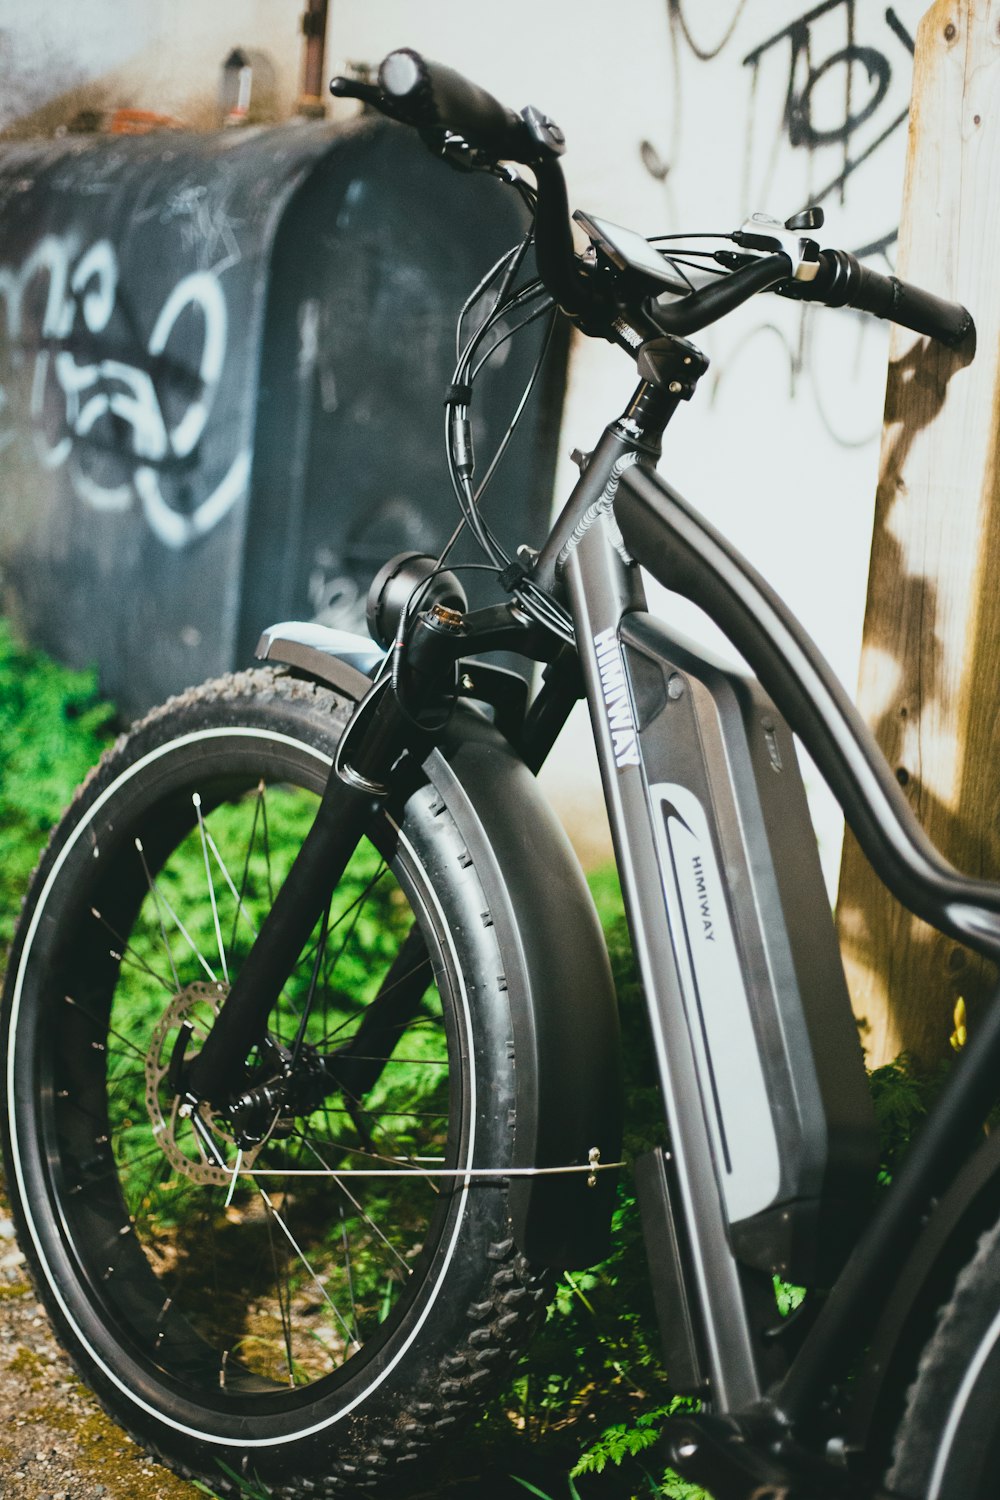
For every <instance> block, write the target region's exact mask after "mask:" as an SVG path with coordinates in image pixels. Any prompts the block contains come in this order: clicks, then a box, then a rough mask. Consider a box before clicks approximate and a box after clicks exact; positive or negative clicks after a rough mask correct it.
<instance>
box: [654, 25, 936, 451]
mask: <svg viewBox="0 0 1000 1500" xmlns="http://www.w3.org/2000/svg"><path fill="white" fill-rule="evenodd" d="M914 4H915V0H913V3H911V0H906V3H905V4H901V5H900V9H902V10H903V11H904V12H905V13H906V14H907V15H909V14H910V13H911V12H912V11H913V9H914ZM666 14H667V19H668V22H669V35H670V45H671V69H672V80H671V84H670V86H669V96H668V103H669V106H670V108H671V114H672V121H671V129H670V134H669V137H668V140H669V145H668V148H667V149H666V150H663V149H662V148H658V146H657V145H656V144H654V143H652V142H650V141H642V142H641V143H640V146H639V150H640V156H641V159H642V161H643V163H644V165H645V167H646V170H647V171H648V172H649V173H650V175H651V176H653V177H654V178H656V179H657V180H659V181H660V182H661V183H663V185H664V189H665V191H666V193H667V195H668V202H669V204H670V208H671V213H672V217H673V218H674V220H675V221H677V220H678V219H679V214H677V213H676V212H675V211H674V210H675V205H679V204H683V203H684V202H685V201H686V200H687V199H688V197H689V196H690V169H691V167H692V166H693V165H694V163H695V162H698V170H699V173H700V174H701V175H704V172H705V168H704V167H703V166H702V165H701V154H702V147H703V140H702V136H701V134H700V133H699V134H695V133H694V129H693V126H694V121H695V120H696V119H697V121H698V123H699V124H700V123H701V122H702V121H704V120H705V119H706V117H708V118H711V119H712V129H713V132H714V133H715V134H716V136H721V135H723V134H725V135H726V136H728V137H729V138H731V139H732V140H733V141H737V140H738V142H739V150H738V152H737V151H733V152H730V153H728V156H727V158H726V160H725V162H724V166H725V168H726V169H728V172H729V180H730V181H732V183H733V192H734V197H735V196H736V194H737V193H738V195H739V199H738V201H739V207H740V213H741V214H742V215H745V214H747V213H749V212H751V211H753V210H755V209H766V210H768V211H770V212H773V213H775V214H776V215H778V216H780V217H785V216H786V215H787V214H788V213H790V212H792V211H793V210H795V209H798V208H801V207H802V206H803V205H804V204H806V203H819V204H824V203H825V204H826V205H827V212H828V218H829V220H830V225H829V227H830V229H831V230H832V237H831V242H832V243H835V244H842V245H844V246H845V247H846V248H849V249H852V250H853V251H854V253H855V254H856V255H859V256H862V257H867V258H874V259H876V261H878V260H881V262H882V263H883V265H885V266H888V267H889V268H891V267H892V258H893V247H894V245H895V242H896V238H897V233H898V226H897V223H896V222H895V211H894V208H893V211H892V213H891V215H890V213H888V212H887V211H886V208H885V204H886V202H887V201H888V202H890V203H893V205H894V203H895V196H896V195H895V194H892V193H890V194H886V192H885V191H884V188H883V186H882V184H883V183H884V181H885V172H886V170H889V171H891V170H892V166H890V165H888V159H887V155H886V153H887V152H889V153H890V154H891V161H892V162H893V163H895V162H896V161H897V160H900V159H901V152H902V143H903V139H904V125H905V121H906V118H907V114H908V106H909V78H910V73H911V68H912V54H913V46H914V44H913V38H912V36H911V35H910V31H909V30H908V28H907V25H906V23H905V20H904V19H901V17H900V15H899V14H898V13H897V11H896V10H894V9H891V8H890V9H888V10H885V9H883V8H882V7H873V6H861V5H860V4H859V3H858V0H818V3H816V4H814V5H812V6H811V7H808V8H806V9H801V10H800V9H799V7H798V6H796V5H794V4H790V5H783V6H781V7H780V8H779V7H778V6H771V7H766V8H765V7H754V6H748V5H747V4H746V0H726V3H725V4H721V3H720V4H715V5H713V6H712V7H711V8H709V7H696V6H694V5H692V4H691V3H690V0H666ZM762 20H766V21H767V22H768V23H769V25H768V26H767V28H766V29H765V28H764V27H763V26H761V22H762ZM755 26H757V27H759V28H760V29H759V30H758V31H757V34H756V37H755V36H754V31H753V28H754V27H755ZM734 74H735V75H736V77H735V79H734ZM740 78H741V79H742V84H741V86H740V87H739V88H735V87H734V82H738V81H739V79H740ZM723 79H724V80H725V81H724V82H722V80H723ZM716 80H718V81H719V83H720V84H721V90H722V91H721V92H720V93H719V94H718V95H715V94H714V93H713V94H708V93H707V92H706V83H708V86H709V88H710V89H712V90H713V91H714V89H715V87H716ZM710 99H717V100H718V106H717V108H716V109H715V110H714V111H713V109H712V106H711V103H709V100H710ZM694 100H697V103H698V109H697V111H695V110H693V109H692V107H691V106H692V101H694ZM893 153H894V154H893ZM716 159H717V160H718V158H716ZM735 217H736V215H735V214H734V218H735ZM678 227H679V228H680V227H683V225H682V223H680V222H679V223H678ZM706 227H708V226H706ZM720 227H726V226H720ZM759 308H760V312H759V321H758V322H757V323H756V324H755V325H754V326H752V327H751V328H750V329H749V330H748V329H747V327H746V320H745V319H744V322H743V325H742V328H741V329H740V330H739V332H738V333H737V332H736V330H735V329H734V331H733V335H732V336H733V337H734V338H735V342H734V343H732V344H730V346H729V347H728V348H726V351H725V354H724V355H723V354H720V352H719V351H718V350H717V351H716V356H717V363H716V367H715V375H714V382H713V392H717V391H718V390H719V388H720V385H721V384H722V383H723V377H722V371H723V368H724V367H728V366H732V365H733V364H734V363H736V362H738V361H740V360H741V359H742V356H743V354H744V352H745V351H747V350H748V349H752V348H756V349H758V350H759V351H760V352H761V355H762V356H763V357H764V358H766V359H771V358H772V354H771V353H769V352H768V351H774V352H775V353H777V352H778V351H777V346H778V345H780V347H781V352H782V355H783V362H784V365H785V368H786V369H787V374H788V389H789V395H790V397H791V398H793V399H794V398H795V397H796V396H797V395H798V394H799V393H800V392H808V395H809V398H810V400H811V402H812V403H813V405H814V407H815V410H816V412H817V414H818V416H819V418H820V420H821V422H822V423H823V425H824V426H825V427H826V429H827V431H829V433H830V434H831V436H832V437H833V438H834V439H835V441H837V442H838V443H839V444H842V445H844V446H850V447H853V446H858V445H862V444H864V443H865V442H866V441H868V440H869V439H870V438H871V437H872V436H873V435H874V431H875V430H876V429H877V421H876V420H875V418H874V417H873V414H872V412H871V411H870V410H869V411H867V413H865V412H864V411H862V410H861V408H860V400H861V393H860V391H859V401H858V403H854V402H853V391H854V387H853V386H851V388H850V389H848V390H845V386H844V383H843V382H840V383H839V384H838V385H837V387H836V389H835V390H833V389H831V388H830V379H831V377H830V373H829V372H830V371H831V370H836V369H838V368H839V367H838V364H837V357H839V356H840V355H843V356H844V357H845V358H847V359H848V364H849V366H850V367H853V368H855V369H860V368H863V366H864V357H863V354H862V352H861V344H862V343H863V342H865V341H872V342H877V341H878V339H879V337H880V333H879V331H877V330H875V329H873V328H872V327H871V324H870V320H862V319H861V318H860V317H856V316H855V315H853V314H850V313H845V314H842V315H841V317H840V319H839V320H838V323H839V325H840V326H839V327H838V328H837V329H832V328H831V327H830V321H831V320H825V319H822V318H817V317H816V316H815V314H814V313H812V312H810V311H807V310H805V309H798V310H797V311H796V312H794V313H793V312H792V311H791V309H790V308H788V307H784V308H783V309H782V312H781V313H780V314H778V313H776V312H775V311H774V309H773V305H772V304H771V302H770V300H768V301H766V302H761V303H760V304H759ZM726 337H727V331H723V332H722V333H721V334H720V338H721V339H723V340H724V339H725V338H726ZM752 357H753V355H751V358H752ZM856 406H857V409H855V407H856Z"/></svg>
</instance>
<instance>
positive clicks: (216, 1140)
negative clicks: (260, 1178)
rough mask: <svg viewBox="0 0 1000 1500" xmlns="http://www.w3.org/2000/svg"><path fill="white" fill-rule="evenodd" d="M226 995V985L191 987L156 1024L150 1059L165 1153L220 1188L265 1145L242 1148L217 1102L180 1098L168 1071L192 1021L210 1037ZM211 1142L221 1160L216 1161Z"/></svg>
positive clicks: (150, 1105)
mask: <svg viewBox="0 0 1000 1500" xmlns="http://www.w3.org/2000/svg"><path fill="white" fill-rule="evenodd" d="M225 995H226V991H225V988H224V987H223V986H221V985H217V984H205V983H195V984H188V985H185V986H184V988H183V989H182V990H181V991H180V992H179V993H178V994H177V995H175V996H174V998H173V1000H171V1002H170V1004H169V1005H168V1006H167V1008H166V1010H165V1011H164V1012H163V1015H162V1016H161V1017H160V1019H159V1020H158V1021H157V1023H156V1025H155V1026H154V1028H153V1033H152V1036H151V1038H150V1043H149V1050H148V1052H147V1053H146V1062H145V1073H146V1109H147V1111H148V1112H149V1118H150V1121H151V1122H152V1126H153V1134H154V1135H155V1137H156V1139H157V1141H158V1142H159V1145H160V1147H161V1149H162V1151H163V1154H164V1156H165V1157H166V1158H167V1159H168V1161H169V1162H170V1164H171V1165H172V1166H173V1167H174V1168H175V1169H176V1171H178V1172H180V1173H182V1174H183V1175H184V1176H185V1177H188V1178H190V1180H191V1181H192V1182H198V1183H203V1184H208V1185H210V1186H217V1187H228V1186H229V1185H230V1183H231V1182H232V1181H233V1176H234V1174H235V1173H237V1172H239V1171H242V1170H246V1169H247V1168H248V1167H252V1166H253V1164H254V1161H255V1160H256V1158H257V1155H258V1153H259V1152H260V1149H261V1146H262V1145H263V1144H264V1143H263V1141H261V1142H258V1144H256V1145H254V1146H250V1147H244V1148H243V1149H242V1152H241V1148H240V1147H239V1145H238V1144H237V1142H236V1140H235V1138H234V1136H233V1134H232V1131H231V1130H230V1129H229V1126H228V1125H227V1124H226V1123H225V1121H224V1120H223V1118H222V1117H221V1116H220V1115H219V1114H218V1113H217V1112H216V1111H215V1110H214V1109H213V1108H212V1107H211V1105H210V1104H208V1103H207V1102H201V1103H199V1104H196V1105H192V1104H190V1103H188V1102H187V1101H185V1100H184V1099H182V1098H180V1097H179V1096H178V1095H177V1094H175V1093H174V1092H173V1089H172V1088H171V1087H170V1085H169V1083H168V1080H167V1075H168V1073H169V1070H170V1062H171V1058H172V1056H173V1050H174V1045H175V1043H176V1040H177V1033H178V1031H179V1030H180V1028H181V1027H182V1026H183V1025H184V1023H185V1022H187V1023H188V1024H189V1025H190V1026H191V1028H192V1036H193V1038H194V1039H195V1040H197V1041H204V1039H205V1037H206V1036H207V1034H208V1031H209V1029H210V1027H211V1025H212V1022H213V1021H214V1019H215V1017H216V1016H217V1015H218V1014H219V1008H220V1006H221V1004H222V1001H223V1000H224V999H225ZM194 1111H197V1115H198V1122H197V1123H196V1122H195V1121H194V1119H193V1114H194ZM199 1126H200V1130H199ZM208 1141H210V1142H211V1146H212V1147H214V1149H215V1151H216V1152H217V1153H218V1156H219V1158H220V1161H219V1162H216V1161H214V1160H213V1159H212V1156H211V1154H210V1149H209V1146H208V1144H207V1142H208Z"/></svg>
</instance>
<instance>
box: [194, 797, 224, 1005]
mask: <svg viewBox="0 0 1000 1500" xmlns="http://www.w3.org/2000/svg"><path fill="white" fill-rule="evenodd" d="M191 801H192V802H193V803H194V809H195V812H196V813H197V814H198V832H199V833H200V834H201V850H202V854H203V855H204V857H205V880H206V882H207V884H208V899H209V901H210V902H211V905H212V922H213V924H214V926H215V940H216V942H217V943H218V945H219V963H220V964H221V965H222V977H223V979H224V980H225V982H226V983H227V984H228V983H229V967H228V965H227V963H226V950H225V949H224V948H223V946H222V928H221V927H220V926H219V908H218V905H217V904H216V900H215V885H214V884H213V881H212V867H211V865H210V864H209V862H208V838H207V836H206V833H205V819H204V818H203V817H202V815H201V794H200V792H194V793H193V794H192V797H191Z"/></svg>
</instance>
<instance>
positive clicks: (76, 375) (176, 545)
mask: <svg viewBox="0 0 1000 1500" xmlns="http://www.w3.org/2000/svg"><path fill="white" fill-rule="evenodd" d="M43 277H44V278H47V283H48V284H47V288H46V294H45V304H44V310H43V312H42V316H41V325H40V328H39V330H38V331H39V334H40V337H39V340H38V346H37V348H36V349H34V350H33V351H27V352H29V353H32V354H33V359H34V363H33V366H32V369H31V373H30V393H29V398H28V419H29V422H30V427H31V435H32V441H33V444H34V450H35V453H36V455H37V458H38V461H39V462H40V463H41V464H42V466H43V467H44V468H45V469H48V470H54V469H59V468H62V467H63V466H64V465H65V466H66V472H67V475H68V478H69V481H70V483H71V485H72V487H73V490H74V492H75V493H76V495H77V496H78V498H79V499H80V500H81V502H82V503H83V504H84V505H87V506H89V507H90V508H91V509H93V510H96V511H104V512H108V511H112V512H114V511H118V512H125V511H127V510H129V509H130V508H131V507H132V506H133V504H134V503H135V502H136V500H138V502H139V504H140V505H141V507H142V512H143V514H144V516H145V518H146V521H147V523H148V525H149V527H150V529H151V530H152V532H153V533H154V535H155V536H156V537H158V538H159V540H160V541H161V542H162V543H163V545H164V546H166V547H170V548H172V549H174V550H179V549H182V548H184V547H187V546H189V545H190V544H191V543H192V542H194V541H196V540H197V539H198V538H199V537H203V536H205V535H206V534H207V533H208V532H210V531H211V530H213V528H214V527H216V526H217V525H218V524H219V522H220V521H221V520H222V519H223V517H224V516H226V515H227V514H228V513H229V511H230V510H232V508H233V506H234V505H235V504H236V503H237V501H239V499H240V498H241V497H242V495H243V494H244V493H245V491H246V487H247V482H248V479H249V476H250V454H249V452H248V451H247V450H246V449H243V450H241V451H240V452H239V453H237V455H236V457H235V458H234V459H233V460H232V462H231V464H230V465H229V467H228V469H227V470H226V472H225V474H224V475H223V477H222V478H221V479H220V480H219V481H218V483H217V484H215V485H214V486H213V488H212V490H211V492H210V493H209V494H207V495H204V496H202V497H200V498H198V499H197V500H196V501H195V503H194V504H193V505H190V504H188V505H186V507H185V511H184V512H183V513H182V512H181V511H179V510H176V509H175V508H174V507H173V506H172V505H171V504H170V502H169V501H168V500H167V499H166V498H165V497H164V494H163V490H162V487H161V482H160V476H161V474H162V471H163V466H164V464H166V463H170V462H173V461H176V460H181V459H185V458H190V457H191V455H192V454H193V453H194V452H195V449H196V447H197V445H198V443H199V441H200V439H201V438H202V436H203V434H204V432H205V428H206V426H207V424H208V421H209V417H210V415H211V411H212V405H213V401H214V398H215V394H216V391H217V390H218V387H219V382H220V379H221V377H222V369H223V365H224V362H225V356H226V342H227V335H228V311H227V307H226V299H225V294H224V292H223V290H222V287H221V285H220V283H219V280H218V276H217V275H216V274H215V272H214V271H212V270H198V271H193V272H192V273H191V274H189V275H187V276H184V277H183V278H182V279H181V280H180V281H178V283H177V284H176V286H175V287H174V288H173V290H172V291H171V292H170V294H169V295H168V297H167V299H166V301H165V302H164V303H163V306H162V307H161V308H160V310H159V312H158V313H157V315H156V318H155V319H154V320H153V326H152V329H151V331H150V333H149V336H148V338H147V339H146V345H145V349H144V350H143V353H142V356H141V358H142V359H143V363H145V362H147V361H152V360H155V359H156V358H158V357H161V356H163V355H164V354H165V352H166V351H167V348H168V345H169V343H170V339H171V335H172V334H173V332H174V329H175V328H176V326H177V324H178V322H179V320H180V319H181V317H182V316H183V314H184V313H185V312H186V311H187V310H188V309H189V308H191V309H194V310H196V312H197V313H198V314H199V316H200V323H201V346H200V356H199V359H198V361H197V369H196V370H195V371H192V376H193V378H192V380H191V387H192V391H193V394H192V395H191V396H190V397H189V398H188V399H187V401H186V402H185V403H184V405H183V407H182V409H181V412H180V415H179V416H178V417H177V418H176V420H174V421H173V422H168V420H167V418H166V416H165V414H164V410H163V404H162V402H161V399H160V394H159V392H158V390H157V386H156V383H155V382H154V380H153V379H152V377H151V375H150V373H149V371H148V369H144V368H142V367H141V365H140V364H139V363H136V364H131V363H129V362H128V361H127V360H123V359H111V358H102V359H97V360H94V361H92V362H90V363H85V362H84V363H80V362H78V361H77V358H76V355H75V353H74V344H76V345H77V346H78V345H79V342H80V338H79V336H80V335H82V334H84V333H85V334H89V335H91V336H94V335H98V334H103V333H105V332H106V330H107V328H108V325H109V324H110V322H111V319H112V317H113V315H114V313H115V309H116V306H117V305H118V257H117V253H116V251H115V248H114V246H113V245H112V244H111V242H110V240H104V239H102V240H96V241H94V242H93V243H92V244H90V245H88V246H86V247H81V245H80V242H79V239H78V237H77V236H75V235H73V234H65V235H54V234H49V235H46V236H45V237H44V238H43V239H41V240H40V241H39V242H38V244H37V245H36V246H35V247H34V249H33V250H32V251H31V253H30V254H29V255H28V256H27V258H26V259H25V260H23V261H22V262H21V264H20V265H19V266H18V267H16V268H11V267H9V266H0V301H2V302H3V303H4V304H5V306H6V312H7V336H8V339H9V342H10V345H11V348H12V350H14V349H20V350H22V351H24V350H25V337H26V334H27V333H28V329H27V328H26V327H25V322H26V319H25V305H26V297H27V294H28V291H29V288H31V287H32V286H33V284H35V283H36V281H37V280H38V279H40V278H43ZM81 323H82V326H81ZM53 383H54V386H55V388H56V389H57V390H58V393H59V396H58V406H59V412H60V417H61V418H62V419H63V420H62V422H61V431H60V432H59V434H58V436H57V437H56V438H55V440H54V441H50V440H49V437H48V436H47V434H46V431H45V426H44V421H43V417H44V413H45V409H46V401H47V398H48V397H49V396H50V393H51V391H52V389H53ZM10 405H11V403H10V401H9V398H8V397H7V395H6V393H5V392H4V391H3V389H2V387H0V423H2V422H3V421H4V418H5V417H6V419H7V421H8V422H11V421H12V415H11V413H10ZM106 418H113V419H116V421H117V424H118V426H119V428H121V427H122V426H124V428H125V429H127V432H128V445H127V446H126V447H125V448H123V450H122V451H123V455H124V456H125V457H126V458H127V459H128V460H130V461H131V462H132V465H133V466H132V472H131V475H130V477H129V478H128V479H127V480H126V481H124V482H122V483H120V484H116V485H107V484H102V483H100V482H98V480H96V479H95V478H94V477H93V475H92V474H90V473H88V472H87V470H86V468H85V467H84V465H83V463H82V462H81V460H80V457H79V454H78V452H77V447H78V444H79V443H80V440H85V439H87V438H88V437H89V435H90V434H91V433H92V432H93V431H94V429H95V428H96V427H97V424H98V423H99V422H101V421H102V420H104V419H106ZM15 435H16V430H15V428H14V426H13V425H11V426H8V427H7V428H6V430H5V429H4V427H3V426H0V451H2V450H3V448H4V447H6V446H7V445H8V444H9V443H10V442H12V441H13V439H14V437H15Z"/></svg>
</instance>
